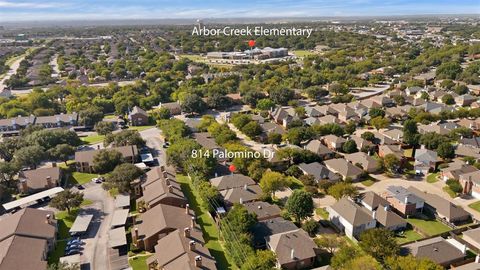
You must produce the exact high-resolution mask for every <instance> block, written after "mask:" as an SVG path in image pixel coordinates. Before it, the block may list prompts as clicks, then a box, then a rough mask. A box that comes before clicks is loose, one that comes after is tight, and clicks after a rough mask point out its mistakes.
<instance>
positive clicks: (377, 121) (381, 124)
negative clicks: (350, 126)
mask: <svg viewBox="0 0 480 270" xmlns="http://www.w3.org/2000/svg"><path fill="white" fill-rule="evenodd" d="M370 124H371V125H372V126H374V127H375V128H376V129H377V130H379V129H381V128H386V127H388V126H389V125H390V120H389V119H388V118H385V117H381V116H378V117H375V118H372V119H371V120H370Z"/></svg>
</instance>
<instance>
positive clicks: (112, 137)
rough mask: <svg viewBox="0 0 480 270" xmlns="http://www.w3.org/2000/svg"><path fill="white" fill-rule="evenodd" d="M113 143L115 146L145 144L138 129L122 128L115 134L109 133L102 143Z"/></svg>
mask: <svg viewBox="0 0 480 270" xmlns="http://www.w3.org/2000/svg"><path fill="white" fill-rule="evenodd" d="M111 143H113V144H114V145H115V146H117V147H118V146H128V145H136V146H139V147H140V146H143V145H145V140H144V139H143V138H142V136H141V135H140V132H138V130H128V129H126V130H122V131H120V132H117V133H115V134H113V133H110V134H108V135H107V136H106V137H105V140H104V142H103V144H104V145H105V146H107V145H110V144H111Z"/></svg>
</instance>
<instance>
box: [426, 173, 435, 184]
mask: <svg viewBox="0 0 480 270" xmlns="http://www.w3.org/2000/svg"><path fill="white" fill-rule="evenodd" d="M437 177H438V173H431V174H429V175H428V176H427V182H428V183H435V182H437V181H438V178H437Z"/></svg>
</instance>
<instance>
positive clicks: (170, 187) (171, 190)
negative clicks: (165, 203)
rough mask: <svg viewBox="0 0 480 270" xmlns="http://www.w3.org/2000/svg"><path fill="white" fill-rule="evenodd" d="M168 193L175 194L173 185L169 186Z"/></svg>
mask: <svg viewBox="0 0 480 270" xmlns="http://www.w3.org/2000/svg"><path fill="white" fill-rule="evenodd" d="M168 192H170V193H172V192H173V186H172V185H168Z"/></svg>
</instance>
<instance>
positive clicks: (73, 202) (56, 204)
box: [50, 189, 83, 214]
mask: <svg viewBox="0 0 480 270" xmlns="http://www.w3.org/2000/svg"><path fill="white" fill-rule="evenodd" d="M82 202H83V193H81V192H75V191H72V190H70V189H66V190H64V191H61V192H59V193H57V195H55V197H53V198H52V200H51V201H50V206H51V207H53V208H57V209H58V210H61V211H64V210H67V213H69V214H70V210H72V208H76V207H80V205H81V204H82Z"/></svg>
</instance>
